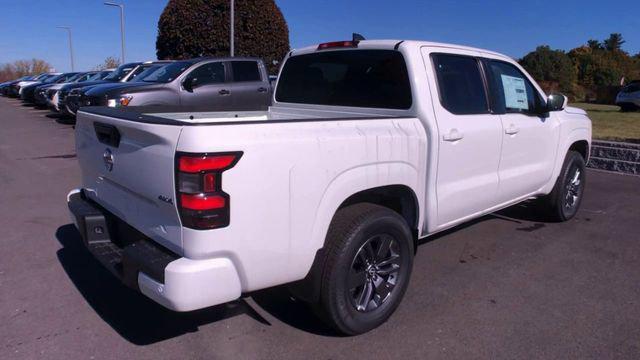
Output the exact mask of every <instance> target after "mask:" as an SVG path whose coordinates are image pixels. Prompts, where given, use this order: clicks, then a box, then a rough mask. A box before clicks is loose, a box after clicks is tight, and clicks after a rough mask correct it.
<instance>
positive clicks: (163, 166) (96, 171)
mask: <svg viewBox="0 0 640 360" xmlns="http://www.w3.org/2000/svg"><path fill="white" fill-rule="evenodd" d="M181 131H182V126H175V125H159V124H148V123H142V122H136V121H131V120H124V119H118V118H115V117H109V116H102V115H96V114H91V113H86V112H80V113H79V114H78V119H77V122H76V152H77V154H78V161H79V163H80V169H81V172H82V188H83V189H84V190H85V194H86V196H87V197H89V198H90V199H92V200H94V201H95V202H97V203H98V204H100V205H102V206H103V207H104V208H106V209H107V210H109V211H110V212H112V213H113V214H114V215H116V216H118V217H119V218H120V219H122V220H124V221H125V222H126V223H128V224H129V225H131V226H133V227H134V228H136V229H137V230H138V231H140V232H142V233H144V234H145V235H147V236H149V237H150V238H151V239H153V240H155V241H156V242H158V243H159V244H161V245H163V246H165V247H167V248H169V249H170V250H172V251H174V252H176V253H178V254H182V233H181V227H180V217H179V214H178V210H177V208H176V206H175V201H174V197H175V185H174V179H175V176H174V174H175V172H174V157H175V151H176V144H177V143H178V138H179V137H180V132H181Z"/></svg>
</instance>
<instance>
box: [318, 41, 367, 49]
mask: <svg viewBox="0 0 640 360" xmlns="http://www.w3.org/2000/svg"><path fill="white" fill-rule="evenodd" d="M355 47H358V42H357V41H332V42H328V43H322V44H320V45H318V50H323V49H330V48H355Z"/></svg>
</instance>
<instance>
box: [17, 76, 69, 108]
mask: <svg viewBox="0 0 640 360" xmlns="http://www.w3.org/2000/svg"><path fill="white" fill-rule="evenodd" d="M76 74H77V73H76V72H73V73H64V74H59V75H56V76H51V77H49V78H47V79H45V80H43V81H42V82H37V83H35V84H31V85H27V86H23V87H22V91H21V94H20V99H22V101H24V102H27V103H36V104H38V102H37V99H36V95H39V92H40V90H41V89H43V88H46V87H47V86H49V85H54V84H57V83H62V82H66V81H67V80H68V79H70V78H72V77H73V76H75V75H76ZM42 104H43V105H44V102H43V103H42Z"/></svg>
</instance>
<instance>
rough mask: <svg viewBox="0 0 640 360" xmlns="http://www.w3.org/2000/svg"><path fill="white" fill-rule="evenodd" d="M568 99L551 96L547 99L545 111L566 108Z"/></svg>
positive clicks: (556, 95) (557, 95)
mask: <svg viewBox="0 0 640 360" xmlns="http://www.w3.org/2000/svg"><path fill="white" fill-rule="evenodd" d="M568 102H569V99H568V98H567V97H566V96H564V95H562V94H551V95H549V97H547V111H560V110H564V108H566V107H567V103H568Z"/></svg>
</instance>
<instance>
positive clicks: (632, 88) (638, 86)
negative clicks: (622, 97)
mask: <svg viewBox="0 0 640 360" xmlns="http://www.w3.org/2000/svg"><path fill="white" fill-rule="evenodd" d="M636 91H640V83H631V84H629V85H627V87H625V88H624V89H622V92H623V93H632V92H636Z"/></svg>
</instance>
